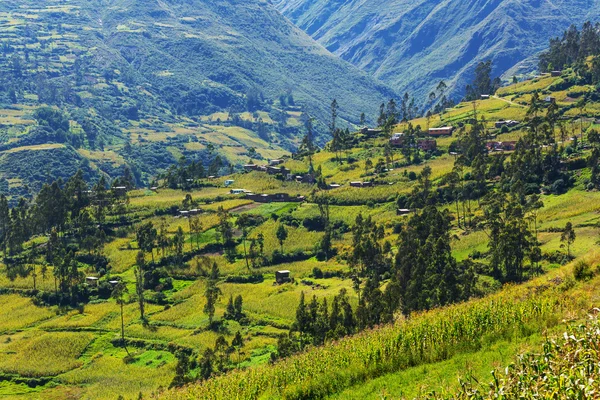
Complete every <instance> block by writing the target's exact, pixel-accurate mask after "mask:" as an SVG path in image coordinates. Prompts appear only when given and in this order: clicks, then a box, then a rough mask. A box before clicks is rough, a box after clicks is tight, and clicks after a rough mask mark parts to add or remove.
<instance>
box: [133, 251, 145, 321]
mask: <svg viewBox="0 0 600 400" xmlns="http://www.w3.org/2000/svg"><path fill="white" fill-rule="evenodd" d="M145 265H146V259H145V257H144V252H143V251H140V252H138V254H137V257H136V267H135V268H134V270H133V272H134V274H135V294H136V295H137V300H138V306H139V309H140V319H141V320H142V321H143V322H144V323H145V322H146V315H145V313H144V310H145V299H144V267H145Z"/></svg>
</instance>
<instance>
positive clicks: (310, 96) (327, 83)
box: [0, 0, 392, 197]
mask: <svg viewBox="0 0 600 400" xmlns="http://www.w3.org/2000/svg"><path fill="white" fill-rule="evenodd" d="M0 44H2V45H6V46H10V47H9V50H7V52H6V57H3V58H2V59H1V60H0V70H1V71H2V73H3V74H4V76H5V77H7V78H8V79H10V80H11V81H9V82H8V83H6V85H5V88H4V91H3V92H2V93H0V123H1V124H2V126H1V127H0V144H4V145H6V146H8V147H11V146H19V143H18V142H19V141H20V140H23V139H27V138H28V137H29V133H30V131H31V129H32V128H33V127H34V121H33V120H32V117H31V112H32V111H33V110H34V109H35V108H36V107H38V106H41V105H43V104H44V102H45V101H48V96H49V95H48V93H49V92H51V90H49V89H44V90H42V89H40V85H41V84H40V83H39V82H40V81H42V82H43V83H44V84H45V85H53V86H54V87H57V88H58V90H57V92H58V100H57V101H53V102H52V104H58V105H60V107H61V108H62V109H63V110H64V111H65V112H68V113H70V114H71V115H74V114H76V113H82V112H83V113H88V114H89V115H93V116H95V117H96V118H99V119H100V120H101V122H102V124H101V126H99V127H98V130H99V132H98V135H99V138H98V140H97V142H100V141H101V142H102V143H103V149H102V150H106V151H108V152H110V154H111V155H112V156H111V158H110V160H105V159H102V157H100V156H99V155H98V154H94V153H93V152H94V151H98V150H100V147H101V146H100V145H99V143H91V142H88V141H87V139H85V138H84V140H83V143H82V148H83V151H80V155H81V156H82V157H83V158H84V159H85V160H88V161H89V165H90V167H91V168H93V169H94V170H99V171H102V172H104V173H107V174H108V175H110V176H112V177H115V176H118V175H119V174H120V173H121V172H122V170H123V165H125V164H126V163H127V164H129V165H130V166H132V167H134V168H136V169H137V170H138V172H140V174H141V177H142V178H143V179H144V180H147V179H149V178H150V177H151V176H153V175H155V174H156V173H157V172H158V171H160V170H161V169H164V168H166V164H170V163H173V162H176V161H177V159H178V158H179V157H180V156H181V155H185V156H187V157H188V158H192V159H201V160H203V161H205V162H208V161H209V159H212V158H213V156H214V155H212V154H209V153H208V152H207V146H209V145H210V144H212V145H214V146H215V148H216V152H217V153H220V154H221V155H222V156H225V157H226V158H227V159H228V160H229V161H231V162H232V163H234V164H237V165H239V164H243V163H245V162H247V160H248V158H249V157H248V150H249V149H250V148H254V149H255V150H256V153H257V156H255V158H262V159H270V158H278V157H280V156H281V155H283V154H284V152H285V151H284V150H283V149H287V150H289V149H290V148H292V147H294V146H295V145H296V144H297V142H298V140H299V137H300V133H298V132H299V131H298V130H299V128H300V127H301V125H302V122H301V121H300V119H299V118H300V114H301V113H300V112H299V111H297V110H286V109H283V107H281V106H280V105H279V103H278V101H277V98H278V96H279V95H280V94H283V93H285V92H286V91H287V90H288V89H289V90H291V91H293V93H294V97H295V99H296V102H297V105H298V106H300V107H301V109H303V110H304V111H306V112H310V113H311V114H313V115H315V116H316V117H318V118H319V119H321V120H324V119H325V116H326V115H327V110H328V107H329V104H330V102H331V100H332V99H333V98H335V97H337V98H339V99H344V100H343V101H340V105H341V109H340V115H341V117H343V118H346V119H356V118H357V116H358V115H359V114H360V112H361V111H366V112H368V115H375V108H376V104H378V103H379V101H380V100H381V99H382V98H387V97H391V96H392V93H391V92H390V91H389V90H388V89H387V88H385V87H384V86H383V85H381V84H379V83H377V82H375V81H374V80H373V79H371V78H369V77H367V76H366V75H365V74H363V73H362V72H360V71H358V69H356V68H354V67H353V66H351V65H350V64H348V63H345V62H343V61H341V60H339V59H337V58H336V57H335V56H333V55H332V54H330V53H328V52H327V51H326V50H325V49H323V48H322V47H321V46H320V45H318V44H316V43H315V42H314V41H313V40H312V39H311V38H310V37H308V36H307V35H306V34H304V33H303V32H301V31H300V30H299V29H297V28H295V27H294V26H293V25H292V24H291V23H289V22H288V21H287V20H285V19H284V18H283V17H282V16H281V15H280V14H279V13H277V12H276V11H275V10H274V9H273V8H272V6H271V5H269V4H268V3H267V2H264V1H254V2H243V3H240V2H237V1H233V0H229V1H224V2H219V4H218V6H216V5H214V4H213V3H212V2H205V1H193V2H184V3H177V4H175V3H164V2H158V1H150V2H134V1H108V2H104V1H98V0H96V1H91V2H89V1H79V0H77V1H72V2H69V3H68V4H67V3H64V2H62V1H48V2H44V4H41V5H40V4H39V2H36V1H30V0H19V1H17V2H10V3H6V2H5V3H3V4H2V5H1V6H0ZM16 58H19V59H20V60H21V61H20V63H21V65H22V74H21V75H20V76H18V77H17V76H13V73H14V68H13V64H12V63H13V60H14V59H16ZM77 71H79V72H77ZM77 74H79V76H77ZM331 76H337V77H338V79H336V81H335V84H333V81H331V80H330V79H329V78H330V77H331ZM41 77H44V78H43V79H42V78H41ZM12 80H14V81H15V82H16V83H15V82H12ZM13 87H14V88H15V89H16V96H17V103H16V104H10V103H12V102H13V101H12V100H11V99H9V98H8V95H7V93H8V88H13ZM64 87H69V90H70V95H69V96H70V98H71V99H70V100H66V101H64V99H63V97H65V98H66V97H67V96H63V94H62V90H63V88H64ZM253 88H260V90H261V91H262V92H263V93H264V96H265V97H266V98H267V101H268V102H269V104H271V103H272V104H273V105H272V106H271V105H269V107H266V106H265V108H269V111H271V112H268V111H260V112H259V113H258V115H252V114H251V113H243V114H242V115H241V119H242V120H244V121H247V122H249V123H254V128H253V129H255V130H256V129H257V128H256V127H257V123H258V120H259V118H260V119H262V120H263V121H264V123H266V124H267V128H266V129H267V131H268V132H269V136H270V135H271V134H272V135H273V137H272V138H266V140H265V139H264V138H265V137H264V136H263V139H261V138H260V137H259V136H258V135H257V134H256V133H255V132H252V131H251V130H249V129H245V128H242V127H239V126H230V125H231V124H230V122H231V119H232V118H231V115H230V114H229V112H227V111H229V110H230V109H237V108H240V107H241V108H242V109H245V98H244V96H245V95H246V93H247V92H248V91H249V90H250V89H253ZM5 92H6V93H5ZM42 95H44V97H41V96H42ZM75 96H77V101H75V100H73V98H74V97H75ZM130 107H137V108H138V109H139V119H136V118H129V117H128V116H127V109H129V108H130ZM277 113H280V114H283V116H284V117H283V118H284V120H283V121H282V126H283V129H282V130H277V129H276V126H278V124H279V123H280V121H274V120H273V119H272V118H271V116H273V115H275V114H277ZM73 119H75V118H74V117H73ZM217 119H220V121H217ZM96 123H98V121H96ZM276 131H277V132H280V131H283V132H284V133H281V134H279V133H277V132H276ZM72 133H76V134H80V133H85V131H84V130H83V128H82V127H81V126H79V125H77V124H75V123H74V122H73V123H72ZM126 141H130V142H131V143H132V145H133V146H134V147H136V149H137V148H140V151H141V152H142V154H141V155H137V156H133V155H131V154H126V153H124V152H123V146H124V144H125V142H126ZM40 144H45V143H40ZM152 145H155V146H154V147H152ZM31 150H32V151H33V150H34V149H31ZM36 150H37V149H36ZM90 151H92V153H90ZM32 156H33V155H32ZM35 157H40V158H45V159H49V157H47V156H46V155H44V154H36V155H35ZM162 161H166V162H162ZM3 165H9V163H8V160H6V159H2V160H0V168H1V167H2V166H3ZM20 170H23V172H24V174H23V176H19V173H13V174H12V175H17V178H19V179H21V181H19V182H13V186H15V187H16V186H17V183H18V184H20V186H19V187H18V188H16V189H13V188H12V187H11V188H10V191H9V193H10V194H11V195H12V196H14V197H17V196H20V195H26V194H27V192H26V190H24V189H22V186H23V185H29V186H30V188H31V192H35V191H37V190H39V186H40V185H41V183H42V182H44V181H45V180H46V179H44V180H41V179H39V178H38V177H34V176H31V175H32V174H29V173H30V172H31V168H28V167H27V163H22V165H21V166H20ZM13 172H14V171H13ZM34 172H35V171H34ZM28 174H29V175H28ZM50 176H51V177H52V178H56V177H58V176H61V175H60V174H56V173H54V171H52V173H51V174H50ZM1 178H4V179H13V176H11V174H9V173H0V179H1Z"/></svg>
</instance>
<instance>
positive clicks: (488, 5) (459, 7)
mask: <svg viewBox="0 0 600 400" xmlns="http://www.w3.org/2000/svg"><path fill="white" fill-rule="evenodd" d="M277 7H278V8H279V10H281V12H282V13H283V14H284V15H285V16H287V17H288V18H289V19H290V20H291V21H293V22H294V23H295V24H296V25H297V26H299V27H300V28H302V29H304V30H305V31H306V32H307V33H309V34H310V35H311V36H312V37H313V38H315V39H317V41H319V42H320V43H321V44H323V45H324V46H325V47H327V48H328V49H329V50H330V51H332V52H334V53H335V54H337V55H339V56H341V57H342V58H343V59H345V60H348V61H350V62H351V63H353V64H354V65H356V66H358V67H360V68H361V69H363V70H364V71H366V72H368V73H369V74H371V75H372V76H374V77H376V78H378V79H380V80H381V81H383V82H385V83H387V84H389V85H391V86H392V87H394V88H395V89H396V90H397V91H399V92H404V91H409V92H411V94H416V95H417V97H420V99H421V100H425V96H426V95H427V94H428V93H429V92H430V91H431V90H433V89H434V88H435V86H436V85H437V83H438V82H439V81H440V80H442V79H444V80H446V81H447V83H449V86H450V88H451V90H452V92H453V93H454V94H455V95H460V94H462V93H463V90H464V87H465V85H466V83H467V82H469V81H470V80H471V78H472V73H473V69H474V67H475V65H476V64H477V63H478V62H479V61H483V60H486V59H492V60H493V62H494V66H495V68H494V73H495V74H497V75H501V74H506V75H508V76H512V74H516V73H520V72H529V71H531V70H532V69H533V68H535V64H536V61H535V59H534V57H533V56H535V55H536V54H537V53H538V52H540V51H541V50H543V49H545V48H546V46H547V43H548V39H549V38H550V37H554V36H557V35H558V34H559V33H560V32H562V31H563V30H564V29H566V28H567V27H568V26H569V25H570V24H573V23H575V24H578V25H581V24H582V23H583V22H584V21H586V20H587V19H591V20H592V21H595V20H598V7H600V2H598V1H596V0H578V1H565V0H559V1H552V2H551V1H545V0H543V1H530V2H523V1H518V0H486V1H482V0H467V1H460V2H457V1H448V0H445V1H438V0H419V1H411V0H366V1H358V0H353V1H325V0H322V1H312V0H279V1H278V3H277Z"/></svg>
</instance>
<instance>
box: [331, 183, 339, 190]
mask: <svg viewBox="0 0 600 400" xmlns="http://www.w3.org/2000/svg"><path fill="white" fill-rule="evenodd" d="M341 187H342V185H338V184H337V183H332V184H331V185H329V189H339V188H341Z"/></svg>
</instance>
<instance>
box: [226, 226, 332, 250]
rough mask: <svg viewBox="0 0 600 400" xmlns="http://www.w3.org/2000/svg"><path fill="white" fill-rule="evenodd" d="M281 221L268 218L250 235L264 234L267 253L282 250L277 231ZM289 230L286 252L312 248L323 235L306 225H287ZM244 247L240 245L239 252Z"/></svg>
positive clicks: (251, 236)
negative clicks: (310, 229)
mask: <svg viewBox="0 0 600 400" xmlns="http://www.w3.org/2000/svg"><path fill="white" fill-rule="evenodd" d="M278 225H279V223H278V222H276V221H273V220H268V221H266V222H265V223H264V224H262V225H260V226H258V227H257V228H255V229H253V230H252V231H251V232H250V234H249V235H248V236H249V237H250V238H257V237H258V235H259V234H260V233H262V234H263V236H264V249H265V254H267V255H270V254H272V253H273V252H274V251H275V250H280V249H281V246H280V244H279V241H278V239H277V237H276V236H275V231H276V230H277V227H278ZM286 230H287V231H288V237H287V239H286V240H285V242H284V244H283V250H284V252H286V253H291V252H294V251H307V250H312V249H313V248H314V247H315V244H316V243H318V242H319V241H320V239H321V238H322V236H323V233H321V232H311V231H308V230H307V229H306V228H304V227H302V226H301V227H298V228H296V227H292V226H286ZM242 251H243V248H242V247H241V246H238V252H242Z"/></svg>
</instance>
